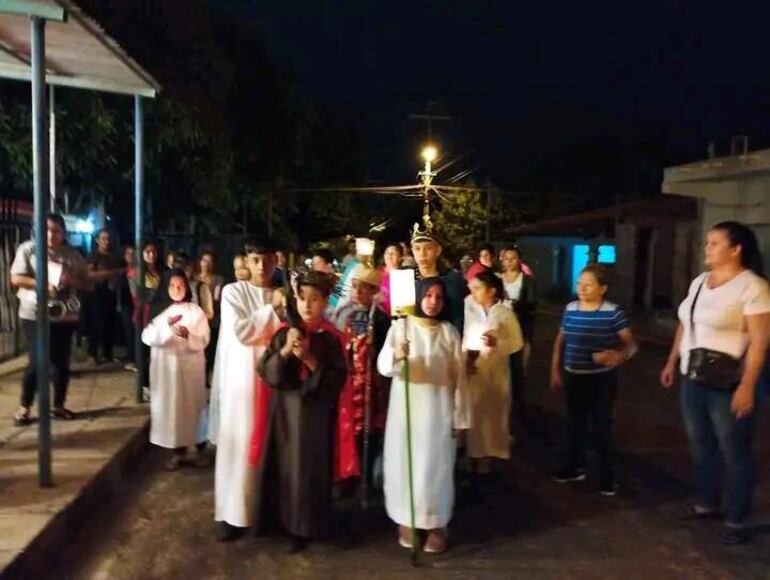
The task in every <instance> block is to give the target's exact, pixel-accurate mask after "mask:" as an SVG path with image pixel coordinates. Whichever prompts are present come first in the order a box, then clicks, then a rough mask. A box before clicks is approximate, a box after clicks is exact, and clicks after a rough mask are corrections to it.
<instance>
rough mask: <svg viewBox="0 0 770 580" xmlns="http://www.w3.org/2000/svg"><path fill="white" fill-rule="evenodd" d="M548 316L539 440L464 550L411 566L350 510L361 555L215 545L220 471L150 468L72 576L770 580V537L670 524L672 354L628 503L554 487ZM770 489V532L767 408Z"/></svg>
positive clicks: (535, 372) (644, 415) (459, 513)
mask: <svg viewBox="0 0 770 580" xmlns="http://www.w3.org/2000/svg"><path fill="white" fill-rule="evenodd" d="M555 323H556V320H555V319H554V318H549V317H541V321H540V326H539V328H538V334H539V336H540V338H541V339H542V340H540V341H538V342H537V344H536V347H535V359H534V364H533V369H532V373H531V375H532V380H531V384H530V386H529V389H530V392H529V400H530V401H531V402H532V403H533V404H535V405H537V411H535V412H533V413H532V422H533V427H532V429H531V433H530V435H529V436H528V437H526V438H523V439H522V440H521V441H520V443H519V444H518V445H517V446H516V447H515V452H514V457H513V459H512V461H511V462H510V463H509V465H507V466H506V468H505V471H504V473H503V475H502V478H501V481H500V482H498V483H497V484H493V485H492V484H491V485H490V486H489V487H488V488H487V489H486V490H485V493H484V494H483V498H481V499H480V500H479V501H469V500H468V498H467V497H462V498H461V505H459V506H458V508H457V509H456V512H455V517H454V520H453V522H452V525H451V538H450V539H451V549H450V550H449V551H448V552H447V553H446V554H445V555H443V556H439V557H430V556H424V557H421V562H420V568H419V569H418V570H415V569H413V568H412V567H411V565H410V563H409V556H408V553H407V552H405V551H404V550H403V549H401V548H399V547H398V545H397V544H396V541H395V536H394V530H393V526H392V525H391V523H390V522H389V521H388V520H387V518H386V517H385V515H384V512H383V510H382V509H381V506H379V505H376V506H374V507H371V508H370V510H369V512H368V513H362V512H361V511H360V510H359V509H358V508H357V507H356V506H354V505H343V506H340V510H339V514H340V515H339V519H338V521H339V522H340V526H343V525H349V526H351V527H352V529H353V530H354V532H355V533H354V535H355V541H354V543H353V544H352V545H342V544H340V543H329V544H317V545H312V546H311V548H310V549H309V550H308V551H307V552H306V553H304V554H301V555H297V556H289V555H286V554H285V553H284V546H285V543H286V541H285V539H284V538H281V537H268V538H259V539H254V538H250V537H247V538H243V539H242V540H240V541H239V542H237V543H233V544H228V545H223V544H220V543H218V542H217V541H216V540H215V538H214V524H213V521H212V514H213V470H211V469H195V468H192V467H190V468H186V469H183V470H181V471H179V472H176V473H166V472H163V471H161V470H160V469H158V465H159V461H158V457H152V458H150V460H148V463H147V465H146V466H145V467H144V469H143V474H142V476H141V477H140V478H139V479H138V482H137V485H136V486H135V488H134V489H132V490H131V491H130V492H128V493H127V494H126V495H125V496H124V498H123V501H121V502H120V504H121V505H114V506H104V509H103V510H101V511H100V512H99V513H95V514H94V521H93V522H92V523H91V525H90V527H89V529H88V530H87V531H85V532H84V533H83V534H81V535H80V537H76V538H73V540H72V543H71V545H72V546H74V547H77V550H76V551H77V554H75V553H74V551H73V553H71V554H70V555H69V557H67V558H66V560H65V562H64V563H63V564H62V565H60V567H59V570H61V571H62V572H65V571H66V574H67V576H70V575H72V576H74V577H75V578H104V579H107V578H110V579H116V580H117V579H134V578H137V579H138V578H142V579H148V578H312V579H316V578H318V579H321V578H324V579H325V578H343V577H345V578H368V579H372V580H373V579H387V578H404V577H415V578H417V577H421V578H439V577H441V578H447V577H449V578H468V579H470V578H515V577H517V578H623V579H624V580H628V579H633V578H640V579H654V580H663V579H668V578H671V579H674V578H676V579H680V578H741V579H748V578H768V577H770V572H769V571H770V526H766V528H767V531H766V533H764V534H762V535H759V536H758V537H756V538H755V540H754V542H753V543H752V544H750V545H748V546H742V547H737V548H724V547H722V546H720V545H719V544H718V542H717V541H716V538H717V535H718V532H719V529H720V527H719V524H718V523H706V524H699V525H692V524H682V523H679V522H676V521H673V520H672V519H671V517H670V513H671V511H672V510H673V509H675V508H676V507H677V506H678V505H680V504H681V503H682V502H683V501H685V500H686V499H687V494H688V485H687V482H688V469H689V467H688V465H689V464H688V456H687V450H686V442H685V440H684V435H683V432H682V428H681V424H680V421H679V415H678V409H677V404H676V396H675V394H674V393H672V392H666V391H663V390H662V389H660V388H659V387H658V386H657V380H656V377H657V373H658V371H659V368H660V365H661V361H662V357H663V352H662V351H661V350H659V349H655V348H653V347H650V348H647V349H644V350H643V351H642V352H641V353H640V355H639V356H638V357H637V358H636V359H634V360H633V361H632V362H631V363H630V364H629V365H628V366H627V367H626V368H625V369H624V371H623V379H622V390H621V394H620V397H619V401H618V405H617V413H616V418H617V419H616V431H617V434H618V436H617V441H618V445H619V447H620V453H621V454H620V460H619V461H620V467H619V473H620V476H619V477H620V486H621V487H620V493H619V495H618V497H616V498H604V497H601V496H599V495H598V493H596V491H595V485H596V484H595V482H594V481H593V480H589V481H587V482H584V483H582V484H578V485H575V486H574V487H570V486H564V485H559V484H557V483H553V482H552V481H551V480H550V479H549V472H550V470H551V469H553V468H554V467H555V466H556V464H557V454H558V451H559V446H560V442H561V437H560V435H561V429H562V426H563V421H562V415H561V399H560V398H558V397H554V396H552V395H550V394H549V393H548V392H547V389H546V383H545V372H546V368H547V360H548V355H549V344H548V337H550V336H552V332H553V328H554V327H555ZM763 415H764V420H763V423H764V424H763V425H762V427H763V430H762V431H763V432H762V434H761V436H760V437H759V438H758V440H760V441H764V442H765V443H764V445H763V448H762V450H761V451H762V453H761V455H762V461H761V475H762V478H761V483H760V486H761V488H762V490H763V492H762V494H761V497H760V502H759V509H758V512H757V515H758V519H759V520H763V519H764V520H768V519H770V494H768V493H767V491H768V486H769V485H770V482H768V477H767V475H768V472H769V471H770V465H769V464H770V461H768V459H769V457H768V449H769V448H770V446H768V444H767V441H768V440H769V439H768V434H770V429H768V427H770V421H768V420H767V419H770V417H768V409H767V408H765V409H763Z"/></svg>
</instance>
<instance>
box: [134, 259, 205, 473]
mask: <svg viewBox="0 0 770 580" xmlns="http://www.w3.org/2000/svg"><path fill="white" fill-rule="evenodd" d="M191 297H192V293H191V291H190V284H189V282H188V280H187V276H185V274H184V272H182V271H181V270H172V271H170V272H167V273H166V274H164V276H163V279H162V281H161V286H160V288H158V291H157V293H156V295H155V297H154V298H153V303H152V304H151V312H150V313H151V315H152V320H151V321H150V324H149V325H147V327H146V328H145V329H144V331H142V342H144V343H145V344H146V345H147V346H149V347H150V348H151V354H150V392H151V396H150V418H151V423H150V425H151V426H150V443H153V444H154V445H158V446H159V447H164V448H166V449H172V450H173V451H174V452H173V454H172V455H171V457H170V458H169V459H168V461H167V462H166V469H169V470H174V469H177V468H178V467H179V464H180V461H181V460H182V458H183V457H184V455H185V453H186V450H187V447H191V446H193V445H197V444H198V443H199V438H198V434H197V427H198V420H199V418H200V415H201V411H202V409H203V408H204V406H205V404H206V357H205V353H204V351H205V349H206V345H207V344H208V342H209V323H208V319H207V318H206V314H205V313H204V312H203V310H202V309H201V308H200V307H199V306H196V305H195V304H193V303H192V302H191ZM204 445H205V443H204ZM199 451H201V449H199ZM200 458H201V460H203V459H204V457H203V455H202V454H200Z"/></svg>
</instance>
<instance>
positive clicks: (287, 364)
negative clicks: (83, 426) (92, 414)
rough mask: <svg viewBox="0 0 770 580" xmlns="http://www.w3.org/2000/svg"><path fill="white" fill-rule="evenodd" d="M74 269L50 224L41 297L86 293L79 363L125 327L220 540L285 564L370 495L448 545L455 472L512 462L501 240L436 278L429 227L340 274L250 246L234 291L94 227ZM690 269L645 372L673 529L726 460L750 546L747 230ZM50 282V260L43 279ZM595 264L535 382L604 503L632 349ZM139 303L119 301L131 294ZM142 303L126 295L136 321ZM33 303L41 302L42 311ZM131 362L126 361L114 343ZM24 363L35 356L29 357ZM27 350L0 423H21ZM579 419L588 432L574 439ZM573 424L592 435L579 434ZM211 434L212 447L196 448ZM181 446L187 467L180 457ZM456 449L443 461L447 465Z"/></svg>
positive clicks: (752, 332)
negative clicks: (682, 498) (201, 478)
mask: <svg viewBox="0 0 770 580" xmlns="http://www.w3.org/2000/svg"><path fill="white" fill-rule="evenodd" d="M96 241H97V245H96V249H95V251H94V253H93V255H92V256H90V257H89V258H88V259H84V258H82V256H80V254H79V253H78V252H76V251H75V250H73V249H72V248H70V247H69V246H67V244H66V242H64V224H63V221H62V220H61V219H60V218H59V217H58V216H55V215H51V216H49V219H48V249H49V255H50V257H51V260H52V261H54V262H56V263H58V264H60V265H61V266H60V270H61V272H60V275H59V276H58V279H56V280H55V281H53V282H52V285H51V288H50V292H49V294H50V295H51V297H52V299H54V298H56V299H58V300H61V301H63V303H66V301H67V297H66V296H65V295H66V294H71V293H73V292H75V291H78V290H85V289H88V290H89V291H90V292H89V294H88V299H87V300H85V301H84V308H83V311H84V312H83V314H84V318H86V319H88V320H89V321H90V322H89V324H90V328H89V332H88V338H89V343H88V352H89V355H90V356H91V357H92V361H91V362H92V364H99V362H100V361H101V360H109V359H111V358H112V357H113V354H114V353H113V344H112V333H111V332H110V329H111V328H114V327H115V326H116V325H118V321H119V322H120V326H121V328H123V329H124V332H125V343H126V347H127V351H126V356H127V359H126V360H124V361H121V362H122V363H124V364H125V366H126V368H127V369H129V370H136V371H137V372H140V373H142V383H143V384H144V385H146V386H147V392H146V395H147V397H148V398H149V401H150V409H151V431H150V441H151V442H152V443H153V444H155V445H157V446H159V447H162V448H165V449H167V450H168V457H167V460H166V462H165V466H166V468H167V469H169V470H175V469H178V468H180V467H181V466H184V465H186V464H187V463H192V464H195V465H199V466H204V465H208V464H209V462H210V461H211V457H212V454H213V457H214V461H215V468H214V472H215V509H214V519H215V521H216V522H217V526H218V527H217V535H218V537H219V539H220V540H222V541H230V540H234V539H236V538H238V537H240V536H243V535H244V534H246V533H247V531H248V530H251V531H252V532H253V533H255V534H263V533H268V532H270V531H272V530H274V529H277V528H278V529H282V530H283V531H285V532H286V533H288V534H289V536H290V539H291V541H290V545H289V549H290V551H292V552H297V551H300V550H303V549H305V548H306V546H307V545H308V543H309V542H311V541H313V540H316V539H319V538H324V537H327V536H328V534H329V532H330V528H331V523H332V516H331V514H332V512H333V506H334V499H333V498H335V497H344V496H351V495H356V496H358V497H360V498H361V499H362V500H363V501H367V500H368V498H369V497H371V496H373V495H379V494H382V496H383V498H384V507H385V511H386V512H387V515H388V516H389V518H390V519H391V520H392V521H393V522H394V524H395V525H396V527H397V533H396V538H397V541H398V542H399V544H400V545H402V546H404V547H405V548H410V549H416V548H418V547H419V548H420V549H422V550H423V551H425V552H427V553H442V552H444V551H445V550H446V549H447V540H448V535H447V529H448V525H449V522H450V520H451V518H452V512H453V507H454V498H455V479H456V477H457V475H456V473H457V468H458V466H460V464H461V463H462V467H463V468H464V469H466V470H467V472H468V473H469V475H468V477H469V478H470V479H471V481H480V480H483V479H484V478H487V477H489V476H490V474H492V473H494V472H495V471H496V470H497V469H499V467H500V465H501V462H504V461H505V460H507V459H509V458H510V456H511V448H512V446H513V445H514V444H515V436H514V435H515V433H514V431H515V429H514V426H518V428H519V429H523V428H524V426H525V425H526V420H527V414H526V413H525V403H524V401H525V398H524V395H523V393H524V388H525V384H526V377H527V369H528V361H529V358H530V353H531V348H532V344H533V337H534V333H535V312H536V310H537V288H536V278H535V275H534V273H533V271H532V269H531V268H530V267H528V266H527V265H526V264H525V262H524V260H523V256H522V251H521V249H520V248H519V247H518V246H515V245H511V246H506V247H504V248H502V249H501V251H500V253H499V254H497V255H496V253H495V248H494V247H492V246H484V247H482V248H481V249H480V251H479V252H478V259H477V260H474V261H471V262H470V263H468V262H466V264H465V265H466V268H463V269H462V270H465V271H464V272H463V271H462V270H461V269H453V268H444V267H443V266H442V263H441V259H440V258H441V254H442V246H441V244H440V242H439V240H438V237H437V236H436V232H434V231H433V229H432V224H431V223H430V222H429V221H426V222H425V224H424V227H420V226H419V225H415V227H414V229H413V230H412V232H411V240H410V243H409V244H399V243H395V244H390V245H387V246H386V247H385V248H384V251H383V252H382V260H383V264H382V266H380V267H376V266H375V265H374V264H373V263H372V261H371V259H370V257H368V256H360V255H356V249H355V245H351V246H350V247H349V253H348V255H346V256H345V258H344V259H343V260H342V261H341V266H342V267H341V270H342V272H340V273H339V274H338V273H337V270H338V269H340V268H338V267H336V265H337V263H336V261H335V259H334V256H333V255H332V254H331V252H330V251H329V250H325V249H321V250H317V251H316V252H314V254H313V255H312V256H311V257H310V260H309V264H310V267H309V268H304V269H302V268H300V269H296V270H290V269H289V268H288V266H287V263H286V257H285V255H284V254H283V253H282V252H280V251H278V250H277V248H275V247H274V246H273V245H272V244H271V243H270V242H269V241H263V242H261V243H255V244H250V245H247V246H246V247H245V248H244V251H243V254H240V255H237V256H235V258H234V260H233V264H232V265H233V269H232V278H233V279H234V280H235V281H234V282H231V283H228V284H225V281H224V278H223V277H221V276H218V275H217V274H215V271H216V269H215V258H214V254H213V253H211V252H204V253H203V255H201V256H200V258H198V259H196V260H194V259H192V258H191V257H190V256H189V255H187V254H185V253H183V252H173V253H169V254H168V255H167V261H166V264H165V266H161V265H160V264H159V259H158V258H159V253H158V247H157V246H156V245H155V244H154V243H151V242H147V243H145V244H143V246H142V247H141V248H140V251H141V259H142V260H143V261H144V266H145V267H144V280H138V279H137V277H138V276H137V271H136V268H135V265H134V254H133V248H126V251H125V253H124V255H123V261H122V262H120V261H118V260H115V259H113V257H112V255H113V254H112V248H111V244H110V234H109V232H108V231H106V230H105V231H101V232H99V234H98V236H97V238H96ZM705 265H706V268H707V272H706V273H704V274H703V275H701V276H699V277H698V278H697V279H696V280H695V281H693V284H692V286H691V288H690V292H689V293H688V296H687V298H686V299H685V301H684V302H683V303H682V306H681V307H680V310H679V316H680V320H681V324H680V327H679V330H678V331H677V334H676V339H675V341H674V346H673V347H672V349H671V354H670V356H669V357H668V361H667V364H666V366H665V368H664V369H663V372H662V373H661V382H662V384H663V385H664V386H666V387H670V386H672V385H673V383H674V381H675V377H676V375H677V374H681V375H682V377H683V379H682V388H681V406H682V412H683V417H684V423H685V427H686V431H687V434H688V436H689V439H690V442H691V446H692V453H693V460H694V464H695V472H696V477H695V480H696V491H697V496H696V497H697V501H696V502H695V503H694V504H693V505H691V506H688V507H687V509H685V510H684V512H683V513H682V514H681V516H682V517H683V518H686V519H698V518H713V517H716V516H717V515H719V514H720V504H719V494H718V490H719V488H720V487H719V485H718V480H719V478H718V466H719V455H720V454H722V456H723V459H724V460H725V464H726V467H727V472H728V473H727V474H728V477H727V480H726V482H725V486H726V489H727V491H728V502H727V504H726V506H725V525H726V533H725V538H724V541H725V542H726V543H741V542H743V541H745V540H746V539H747V538H748V535H747V533H746V529H747V522H748V518H749V515H750V511H751V498H752V496H753V491H754V485H755V466H754V457H753V453H752V438H753V432H754V427H755V416H756V413H755V412H754V409H755V405H756V404H757V396H758V393H759V389H758V388H757V385H758V383H761V380H762V379H761V374H762V372H763V369H764V368H765V361H766V356H767V354H766V353H767V345H768V329H769V328H770V324H769V323H770V292H769V291H768V285H767V282H766V281H765V279H764V275H763V272H762V269H761V256H760V255H759V250H758V246H757V242H756V238H755V237H754V234H753V232H751V230H750V229H749V228H747V227H745V226H743V225H741V224H738V223H735V222H725V223H722V224H718V225H716V226H715V227H714V228H713V229H712V230H711V232H710V233H709V236H708V241H707V244H706V250H705ZM407 268H411V269H413V271H414V282H413V284H414V297H415V301H414V305H413V308H412V309H411V310H408V311H404V310H396V309H394V308H393V298H394V296H395V294H394V292H395V291H396V290H397V288H396V287H395V286H394V284H396V283H400V282H394V280H396V278H397V277H396V275H395V274H394V272H395V271H396V270H402V269H407ZM49 272H51V269H50V267H49ZM11 274H12V282H13V284H14V285H16V286H17V287H18V288H19V298H20V312H19V313H20V317H21V319H22V327H23V328H24V332H25V334H26V336H27V341H28V344H33V343H34V340H35V332H36V327H35V323H34V321H35V318H36V308H37V305H36V298H35V292H34V288H35V281H34V254H33V245H32V242H26V243H25V244H22V245H21V246H20V247H19V249H18V251H17V255H16V259H15V261H14V264H13V267H12V272H11ZM608 289H609V281H608V275H607V271H606V270H605V269H604V268H603V267H602V266H600V265H598V264H591V265H589V266H587V267H586V268H585V269H584V270H583V271H582V273H581V275H580V277H579V280H578V283H577V288H576V294H577V299H576V300H575V301H573V302H571V303H569V304H568V305H567V306H566V308H565V310H564V313H563V318H562V322H561V324H560V328H559V330H558V333H557V335H556V337H555V340H554V345H553V351H552V357H551V368H550V387H551V389H552V390H554V391H556V392H561V391H563V392H564V399H565V403H566V416H567V433H566V437H565V452H564V463H563V465H562V468H561V469H559V470H557V471H556V473H555V474H554V476H553V477H554V479H555V480H556V481H558V482H561V483H571V482H576V481H581V480H584V479H586V477H587V475H586V473H587V467H588V464H587V459H586V448H587V447H588V446H589V441H590V444H591V445H592V446H593V447H594V448H595V450H596V455H597V478H596V479H597V482H598V490H597V491H598V492H599V493H601V494H603V495H605V496H613V495H615V494H616V489H617V485H616V475H615V462H614V457H613V436H612V431H613V429H612V416H613V405H614V401H615V398H616V395H617V390H618V368H619V367H620V366H621V365H622V364H623V363H624V362H626V361H627V360H629V359H630V358H631V357H632V356H634V354H635V353H636V351H637V344H636V341H635V339H634V336H633V334H632V331H631V325H630V322H629V317H628V316H627V315H626V313H625V312H624V311H623V309H622V308H620V307H619V306H618V305H616V304H614V303H612V302H610V301H609V300H607V298H606V294H607V292H608ZM139 292H142V293H143V298H144V299H143V300H141V301H139V300H138V293H139ZM139 304H143V307H142V308H141V309H140V308H139V307H138V305H139ZM49 309H50V303H49ZM65 310H67V312H66V313H65V315H63V316H62V317H60V318H56V320H53V321H52V323H51V362H52V365H53V367H54V370H55V372H54V375H53V382H54V392H55V400H54V407H53V416H54V417H55V418H57V419H72V418H73V417H74V413H72V411H70V410H68V409H67V408H66V407H65V401H66V391H67V383H68V378H69V360H68V359H69V355H70V345H71V342H72V341H71V338H72V334H73V332H74V331H75V329H76V327H77V323H78V316H79V314H80V312H79V309H78V308H70V309H66V308H65ZM137 326H139V327H140V328H141V329H142V330H141V338H142V344H143V348H145V349H146V356H145V357H143V358H144V360H146V361H147V364H146V365H145V366H144V368H139V369H137V368H136V366H135V363H134V357H133V354H134V353H133V351H132V348H133V344H134V342H133V336H134V332H135V329H136V327H137ZM30 352H31V353H34V349H31V351H30ZM34 388H35V364H34V356H32V357H31V360H30V365H29V367H28V368H27V371H26V373H25V375H24V379H23V388H22V400H21V406H20V407H19V410H18V411H17V412H16V415H15V420H16V423H17V424H19V425H23V424H26V423H28V422H29V421H30V409H31V405H32V401H33V397H34V394H35V390H34ZM589 425H590V427H591V429H590V431H589ZM589 433H590V434H591V435H592V436H591V437H589ZM209 442H210V443H211V447H209ZM193 447H195V448H196V449H197V453H196V455H195V458H194V459H189V458H188V457H187V452H188V450H190V449H191V448H193ZM461 458H462V462H461V461H460V459H461Z"/></svg>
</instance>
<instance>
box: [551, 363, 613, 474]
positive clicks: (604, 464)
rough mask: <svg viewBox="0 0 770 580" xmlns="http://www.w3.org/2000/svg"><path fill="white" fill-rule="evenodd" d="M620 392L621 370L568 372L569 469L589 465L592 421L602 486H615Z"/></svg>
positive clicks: (566, 376)
mask: <svg viewBox="0 0 770 580" xmlns="http://www.w3.org/2000/svg"><path fill="white" fill-rule="evenodd" d="M617 390H618V374H617V371H614V370H612V371H607V372H603V373H594V374H586V375H581V374H575V373H570V372H565V373H564V391H565V394H566V401H567V468H568V469H569V470H574V469H583V468H585V466H586V458H585V449H586V439H587V435H588V422H589V420H590V422H591V427H592V433H593V438H592V441H593V443H594V445H595V447H596V455H597V459H598V463H599V485H600V486H602V487H605V486H611V485H613V484H614V483H615V473H614V467H613V444H612V408H613V405H614V403H615V397H616V395H617Z"/></svg>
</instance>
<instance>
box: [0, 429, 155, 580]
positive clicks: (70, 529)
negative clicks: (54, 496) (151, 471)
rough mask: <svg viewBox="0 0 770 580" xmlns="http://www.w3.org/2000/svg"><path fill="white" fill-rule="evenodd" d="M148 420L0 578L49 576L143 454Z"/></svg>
mask: <svg viewBox="0 0 770 580" xmlns="http://www.w3.org/2000/svg"><path fill="white" fill-rule="evenodd" d="M149 427H150V420H149V419H148V420H147V422H146V423H145V425H144V426H143V427H142V428H141V429H139V430H138V431H137V432H136V433H135V434H134V435H133V436H132V437H131V438H130V439H129V440H128V441H127V442H126V443H125V444H124V445H123V447H121V448H120V450H118V452H117V453H115V455H113V456H112V458H111V459H110V460H109V461H108V462H107V464H106V465H104V467H103V468H102V469H101V470H100V471H99V472H98V473H97V474H96V475H95V476H94V477H93V478H92V479H91V480H90V481H89V482H88V483H86V484H85V485H84V486H83V488H82V489H81V490H80V493H79V494H78V495H77V496H76V497H75V498H74V499H73V500H72V501H71V502H70V504H69V505H67V507H65V508H64V509H63V510H61V511H60V512H59V513H57V514H56V515H55V516H54V517H53V518H52V519H51V521H50V522H48V525H46V527H45V528H44V529H43V530H42V531H41V532H40V533H39V534H38V535H37V537H36V538H35V539H34V540H32V542H30V544H29V545H28V546H27V547H26V548H25V549H24V550H23V551H22V552H20V553H19V554H18V556H16V558H15V559H14V560H13V561H12V562H11V563H10V564H9V565H8V566H7V567H6V568H5V570H2V572H0V580H11V579H13V580H23V579H27V578H29V579H33V578H34V579H39V578H51V577H55V576H56V574H55V573H54V572H53V571H52V570H51V569H50V568H51V566H52V565H54V566H55V565H56V562H57V559H58V557H59V556H60V555H61V554H62V553H63V552H64V550H65V548H66V547H68V546H67V543H68V541H69V540H71V539H72V538H73V537H74V536H75V535H76V534H77V532H78V531H79V530H80V528H82V527H83V526H84V525H86V524H87V522H88V519H89V515H90V514H91V513H93V512H94V511H96V510H98V509H99V507H100V506H103V505H106V503H107V502H109V500H110V498H111V497H112V496H114V495H115V494H116V493H118V492H119V490H120V484H121V483H123V482H124V481H125V480H126V479H127V478H128V477H130V476H131V475H132V472H133V470H134V469H135V467H136V466H137V465H138V464H139V463H140V462H141V461H142V460H143V459H144V457H145V456H146V454H147V452H148V450H149V448H150V444H149V440H148V433H149Z"/></svg>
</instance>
